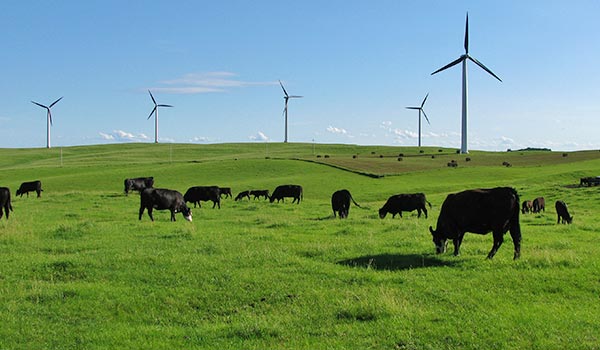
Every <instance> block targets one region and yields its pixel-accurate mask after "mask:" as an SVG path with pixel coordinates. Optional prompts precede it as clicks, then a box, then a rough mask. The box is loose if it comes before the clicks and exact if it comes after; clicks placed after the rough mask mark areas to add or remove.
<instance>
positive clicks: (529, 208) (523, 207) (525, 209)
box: [521, 201, 533, 214]
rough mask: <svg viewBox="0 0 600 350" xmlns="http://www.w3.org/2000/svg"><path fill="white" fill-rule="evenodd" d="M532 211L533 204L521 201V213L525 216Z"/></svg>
mask: <svg viewBox="0 0 600 350" xmlns="http://www.w3.org/2000/svg"><path fill="white" fill-rule="evenodd" d="M532 211H533V203H532V202H531V201H523V204H522V205H521V213H522V214H527V213H530V212H532Z"/></svg>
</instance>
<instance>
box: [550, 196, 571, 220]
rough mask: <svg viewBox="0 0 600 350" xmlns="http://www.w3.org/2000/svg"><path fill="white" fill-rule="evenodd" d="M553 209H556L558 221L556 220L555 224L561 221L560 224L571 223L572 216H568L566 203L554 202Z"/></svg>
mask: <svg viewBox="0 0 600 350" xmlns="http://www.w3.org/2000/svg"><path fill="white" fill-rule="evenodd" d="M554 207H555V208H556V215H557V216H558V219H557V220H556V223H557V224H559V223H560V222H561V220H562V223H563V224H564V223H567V224H570V223H572V222H573V216H571V215H570V214H569V209H568V208H567V203H565V202H563V201H556V203H555V204H554Z"/></svg>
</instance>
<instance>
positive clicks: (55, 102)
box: [48, 96, 64, 108]
mask: <svg viewBox="0 0 600 350" xmlns="http://www.w3.org/2000/svg"><path fill="white" fill-rule="evenodd" d="M63 97H64V96H63ZM60 100H62V97H61V98H59V99H58V100H56V101H54V102H52V104H51V105H50V106H48V108H52V106H54V105H55V104H57V103H58V101H60Z"/></svg>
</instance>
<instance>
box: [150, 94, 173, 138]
mask: <svg viewBox="0 0 600 350" xmlns="http://www.w3.org/2000/svg"><path fill="white" fill-rule="evenodd" d="M148 93H149V94H150V98H152V102H153V103H154V108H153V109H152V112H150V115H149V116H148V119H150V118H151V117H152V113H154V143H158V107H173V106H171V105H159V104H156V100H155V99H154V96H152V93H151V92H150V90H148Z"/></svg>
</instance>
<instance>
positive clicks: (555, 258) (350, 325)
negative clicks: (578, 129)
mask: <svg viewBox="0 0 600 350" xmlns="http://www.w3.org/2000/svg"><path fill="white" fill-rule="evenodd" d="M400 154H402V157H401V160H399V155H400ZM466 157H469V158H470V159H471V160H470V161H466ZM0 159H1V161H0V186H7V187H9V188H10V189H11V192H12V193H13V207H14V212H12V213H11V216H10V219H8V220H6V219H5V218H2V220H0V266H2V267H1V268H0V305H2V308H0V322H1V324H2V327H0V348H2V349H40V348H52V349H115V348H152V349H173V348H185V349H196V348H198V349H200V348H215V349H216V348H218V349H240V348H243V349H282V348H284V349H315V348H339V349H348V348H360V349H364V348H375V349H458V348H460V349H481V348H486V349H487V348H491V349H522V348H532V349H536V348H539V349H548V348H561V349H594V348H597V344H598V343H599V342H600V339H599V338H598V337H599V336H598V334H600V325H599V324H598V322H597V315H598V314H599V312H600V304H599V303H598V298H599V296H600V275H599V274H598V271H599V269H598V267H599V266H600V248H598V244H597V243H598V234H599V232H600V223H599V221H600V220H599V219H600V214H598V212H599V209H600V204H599V203H600V202H599V201H598V199H599V198H600V193H599V192H598V191H599V190H600V188H598V187H592V188H583V187H581V188H580V187H578V186H577V184H578V183H579V178H580V177H583V176H596V175H600V152H598V151H585V152H569V153H565V154H563V152H543V151H527V152H472V153H471V154H469V155H468V156H465V155H458V154H456V153H455V150H452V149H438V148H424V152H423V153H420V152H419V150H418V149H416V148H405V147H402V148H400V147H383V146H355V145H323V144H281V143H269V144H266V143H263V144H258V143H256V144H214V145H185V144H159V145H155V144H120V145H102V146H84V147H68V148H63V149H59V148H53V149H50V150H47V149H0ZM450 160H456V161H457V162H458V164H459V166H458V167H457V168H449V167H447V166H446V163H448V162H449V161H450ZM503 162H509V163H511V164H512V166H511V167H505V166H502V163H503ZM364 174H367V175H371V176H365V175H364ZM137 176H154V178H155V181H156V184H155V185H156V187H165V188H172V189H176V190H179V191H180V192H185V190H186V189H187V188H188V187H190V186H195V185H219V186H229V187H232V189H233V192H234V196H235V194H236V193H237V192H239V191H242V190H246V189H269V190H271V191H272V190H273V189H274V188H275V186H277V185H280V184H286V183H293V184H300V185H302V186H303V187H304V201H303V202H302V203H301V204H300V205H296V204H293V205H292V204H291V203H289V202H286V203H279V204H277V203H273V204H271V203H268V201H259V200H256V201H247V200H245V201H238V202H235V201H233V200H232V199H223V201H222V209H220V210H219V209H212V208H211V207H212V205H209V204H208V203H206V204H203V205H202V208H192V210H193V214H194V221H193V222H192V223H189V222H186V221H185V220H183V218H182V217H181V216H180V215H178V216H177V222H169V213H168V212H157V213H156V214H155V220H156V221H155V222H151V221H150V220H149V218H148V216H147V215H146V214H144V217H143V218H142V220H141V221H140V220H138V210H139V196H138V195H136V194H133V195H129V196H125V195H124V194H123V179H125V178H127V177H137ZM372 176H377V177H372ZM36 179H39V180H41V181H42V183H43V188H44V192H43V193H42V197H41V198H35V195H33V196H32V195H30V196H29V198H27V197H22V198H20V197H16V198H15V196H14V192H15V190H16V188H18V186H19V184H20V183H21V182H23V181H30V180H36ZM493 186H513V187H515V188H516V189H517V190H518V191H519V193H520V195H521V199H533V198H534V197H537V196H544V197H545V198H546V202H547V210H546V212H544V213H541V214H526V215H522V216H521V226H522V231H523V243H522V258H521V259H520V260H518V261H513V260H512V242H511V240H510V237H509V236H508V235H507V236H506V241H505V244H504V245H503V246H502V247H501V248H500V250H499V252H498V254H497V255H496V257H495V258H494V259H493V260H491V261H488V260H486V259H485V256H486V255H487V252H488V251H489V249H490V248H491V245H492V237H491V235H487V236H479V235H475V234H467V236H466V237H465V241H464V243H463V246H462V249H461V256H459V257H454V256H452V255H451V254H445V255H435V254H434V247H433V243H432V242H431V235H430V234H429V231H428V227H429V226H430V225H431V226H434V227H435V224H436V219H437V216H438V214H439V209H440V206H441V204H442V202H443V200H444V198H445V197H446V196H447V195H448V194H449V193H452V192H457V191H461V190H464V189H469V188H477V187H493ZM341 188H347V189H349V190H350V191H351V192H352V194H353V196H354V198H355V199H356V201H357V202H359V204H361V206H362V207H363V208H357V207H352V208H351V210H350V217H349V219H347V220H338V219H333V218H332V213H331V207H330V203H329V200H330V196H331V193H332V192H333V191H335V190H338V189H341ZM413 192H424V193H425V194H426V195H427V197H428V200H429V201H430V202H431V203H432V204H433V208H432V209H431V210H430V212H429V217H428V218H425V217H421V218H417V216H416V213H405V214H404V217H403V218H402V219H399V218H396V219H391V218H390V217H388V218H386V219H384V220H381V219H379V218H378V216H377V209H378V208H379V207H381V206H382V205H383V203H384V202H385V200H386V199H387V198H388V197H389V196H390V195H392V194H396V193H413ZM558 199H561V200H564V201H565V202H567V204H568V205H569V209H570V211H571V214H573V215H574V223H573V224H572V225H569V226H567V225H556V216H555V213H554V206H553V203H554V201H556V200H558ZM209 203H210V202H209Z"/></svg>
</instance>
